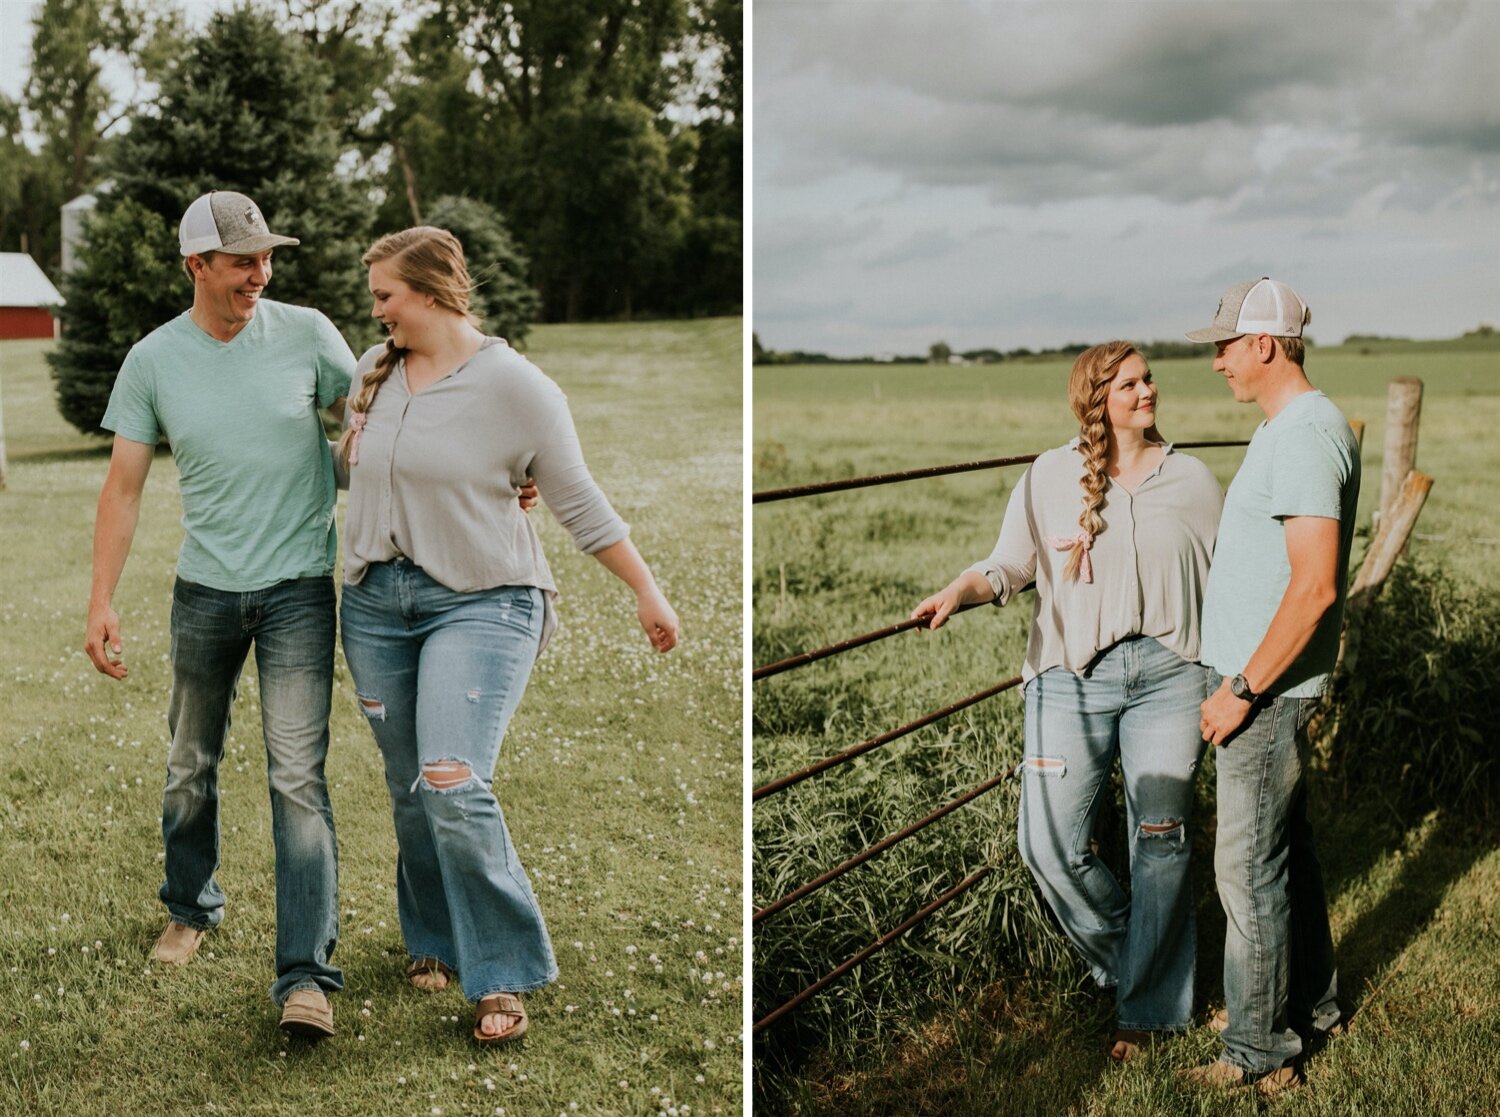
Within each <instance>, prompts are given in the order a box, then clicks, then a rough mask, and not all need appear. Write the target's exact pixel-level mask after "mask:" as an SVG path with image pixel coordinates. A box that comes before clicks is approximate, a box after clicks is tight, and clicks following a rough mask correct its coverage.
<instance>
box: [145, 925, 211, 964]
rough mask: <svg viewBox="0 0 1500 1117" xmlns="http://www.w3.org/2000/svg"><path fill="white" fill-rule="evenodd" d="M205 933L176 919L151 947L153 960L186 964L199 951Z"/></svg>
mask: <svg viewBox="0 0 1500 1117" xmlns="http://www.w3.org/2000/svg"><path fill="white" fill-rule="evenodd" d="M205 933H206V932H204V931H202V930H200V929H199V928H197V927H189V926H188V925H187V924H186V923H178V922H177V921H176V920H175V919H174V920H172V921H171V922H169V923H168V924H167V926H166V929H165V930H164V931H162V933H161V934H160V935H159V936H158V937H157V940H156V945H155V946H153V947H152V948H151V960H152V961H154V962H165V963H166V964H167V965H169V966H185V965H187V963H188V962H190V961H192V958H193V955H194V954H197V953H198V944H199V943H201V942H202V941H203V936H204V934H205Z"/></svg>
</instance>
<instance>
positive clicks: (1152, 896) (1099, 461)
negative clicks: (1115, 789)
mask: <svg viewBox="0 0 1500 1117" xmlns="http://www.w3.org/2000/svg"><path fill="white" fill-rule="evenodd" d="M1156 396H1157V390H1156V385H1155V384H1154V383H1153V382H1152V379H1151V371H1150V369H1149V368H1148V367H1147V365H1146V361H1145V358H1143V357H1142V356H1141V354H1140V353H1139V352H1137V351H1136V350H1135V348H1134V347H1133V346H1131V345H1130V344H1129V343H1128V342H1124V341H1111V342H1106V343H1105V344H1103V345H1096V346H1094V347H1093V348H1092V349H1089V350H1087V351H1085V352H1083V353H1081V354H1079V357H1078V359H1077V361H1076V362H1075V363H1074V365H1073V372H1072V376H1071V378H1070V379H1069V382H1068V397H1069V401H1070V402H1071V404H1072V407H1073V413H1074V414H1075V415H1076V416H1077V417H1078V422H1079V434H1078V437H1077V438H1076V439H1074V440H1073V441H1072V442H1070V443H1068V445H1066V446H1062V447H1058V448H1057V449H1054V450H1048V451H1047V452H1046V453H1044V454H1042V455H1040V456H1039V457H1038V458H1037V459H1036V461H1035V462H1034V463H1033V464H1032V466H1031V468H1030V469H1029V470H1027V471H1026V474H1025V475H1024V476H1023V477H1022V478H1021V481H1020V484H1019V485H1017V487H1016V489H1015V491H1014V492H1013V493H1012V494H1011V498H1010V503H1009V505H1008V506H1007V507H1006V510H1005V519H1004V521H1003V523H1002V525H1001V528H1000V539H999V542H998V543H997V544H996V545H995V549H994V552H993V553H992V554H991V555H990V557H989V558H987V559H985V560H984V561H983V562H979V563H975V564H974V565H973V566H971V567H969V568H968V569H967V570H965V571H964V572H963V573H962V574H960V575H959V576H958V577H957V578H955V579H954V580H953V581H952V582H951V583H950V584H949V585H948V586H947V587H946V588H945V589H943V590H942V591H941V592H940V593H936V594H933V595H932V596H931V597H929V598H927V599H926V600H925V601H923V602H922V603H921V604H920V605H918V606H917V607H916V609H915V610H914V611H913V612H912V616H913V617H914V618H917V617H926V618H931V623H930V625H929V627H931V628H938V627H940V626H941V625H942V624H943V622H944V621H946V620H947V619H948V617H949V615H950V614H952V612H953V610H954V609H956V608H958V607H959V606H960V605H965V604H970V603H977V602H985V601H994V602H995V603H996V604H999V605H1004V604H1005V603H1006V602H1007V601H1009V600H1010V599H1011V597H1012V596H1013V595H1014V594H1015V593H1016V592H1017V591H1018V590H1020V589H1021V588H1022V587H1024V586H1025V585H1026V584H1027V583H1028V582H1030V581H1031V580H1032V579H1033V578H1035V580H1036V591H1037V592H1036V605H1035V608H1034V609H1033V612H1032V623H1031V637H1030V640H1029V642H1028V644H1027V649H1026V661H1025V664H1024V666H1023V667H1022V676H1023V677H1024V678H1025V679H1026V689H1025V695H1026V719H1025V759H1024V761H1023V763H1022V766H1021V770H1022V772H1023V773H1024V778H1023V780H1022V784H1021V809H1020V823H1019V844H1020V849H1021V856H1022V858H1023V859H1024V860H1025V861H1026V864H1027V866H1028V867H1029V868H1030V869H1031V872H1032V874H1033V875H1034V876H1035V877H1036V880H1037V884H1038V885H1039V886H1040V887H1041V890H1042V894H1043V895H1044V896H1045V897H1046V898H1047V901H1048V902H1049V903H1050V904H1051V905H1052V910H1053V911H1054V912H1055V913H1056V915H1057V918H1058V920H1059V922H1060V923H1061V924H1062V927H1063V930H1064V931H1065V932H1066V933H1067V935H1068V937H1069V938H1070V939H1071V940H1072V941H1073V943H1074V944H1075V945H1076V946H1077V947H1078V949H1079V950H1080V951H1081V952H1082V954H1083V956H1084V957H1085V959H1087V961H1088V963H1089V966H1090V969H1091V970H1092V971H1093V975H1094V978H1095V980H1096V981H1097V982H1098V983H1099V984H1100V985H1101V986H1103V987H1105V988H1109V987H1114V988H1115V991H1116V1004H1117V1011H1118V1026H1117V1030H1116V1032H1115V1034H1114V1036H1113V1037H1112V1039H1111V1041H1110V1043H1109V1047H1108V1051H1109V1055H1110V1057H1111V1058H1114V1059H1118V1060H1125V1059H1128V1058H1130V1057H1132V1056H1133V1055H1134V1054H1135V1053H1136V1052H1137V1050H1138V1049H1139V1045H1140V1044H1142V1043H1144V1042H1146V1040H1147V1039H1148V1038H1149V1036H1150V1033H1153V1032H1170V1031H1179V1030H1181V1029H1184V1028H1187V1027H1188V1026H1189V1025H1190V1023H1191V1016H1192V997H1193V972H1194V961H1195V956H1196V946H1195V937H1194V929H1193V898H1192V894H1191V888H1190V884H1189V879H1188V852H1189V836H1188V816H1189V813H1190V811H1191V808H1192V802H1193V777H1194V774H1195V772H1196V769H1197V766H1198V761H1199V758H1200V756H1201V755H1202V751H1203V741H1202V739H1201V737H1200V736H1199V732H1198V719H1199V710H1198V707H1199V704H1200V703H1202V701H1203V700H1204V698H1205V697H1206V696H1207V695H1206V691H1207V673H1206V671H1205V669H1204V668H1202V667H1201V666H1199V665H1198V664H1197V663H1196V662H1195V661H1196V659H1197V657H1198V636H1199V629H1198V617H1199V607H1200V605H1201V603H1202V599H1203V588H1204V586H1205V584H1206V582H1207V578H1208V565H1209V558H1210V556H1211V555H1212V553H1213V547H1214V537H1215V534H1216V531H1217V528H1218V522H1219V511H1220V509H1221V507H1222V505H1223V500H1224V496H1223V492H1222V490H1221V489H1220V488H1219V484H1218V482H1217V481H1215V480H1214V478H1213V475H1212V474H1211V473H1209V471H1208V469H1207V468H1206V467H1205V466H1204V465H1203V463H1202V462H1200V461H1198V460H1197V459H1195V458H1191V457H1188V456H1186V455H1183V454H1177V453H1173V451H1172V447H1171V446H1170V445H1168V444H1166V443H1163V442H1162V441H1161V438H1160V436H1159V435H1158V434H1157V431H1156ZM1080 493H1081V503H1082V511H1081V512H1080V510H1079V505H1080ZM1116 755H1118V756H1119V758H1120V766H1121V769H1122V771H1123V774H1124V780H1125V805H1126V813H1127V823H1128V826H1129V828H1130V835H1131V841H1130V885H1131V890H1130V895H1129V897H1127V896H1126V895H1125V892H1124V891H1123V890H1122V889H1121V888H1120V886H1119V884H1118V883H1117V882H1116V881H1115V879H1114V877H1113V876H1112V875H1111V874H1110V872H1109V870H1108V869H1107V868H1106V867H1105V866H1104V864H1103V863H1102V862H1100V861H1099V859H1098V858H1097V857H1095V855H1094V854H1093V852H1092V851H1091V848H1090V838H1091V836H1092V833H1093V827H1094V820H1095V817H1096V815H1097V813H1098V808H1099V802H1100V799H1101V791H1102V790H1103V789H1104V787H1105V784H1106V781H1107V780H1108V778H1109V774H1110V771H1111V769H1112V768H1113V766H1114V761H1115V757H1116Z"/></svg>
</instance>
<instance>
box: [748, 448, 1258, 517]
mask: <svg viewBox="0 0 1500 1117" xmlns="http://www.w3.org/2000/svg"><path fill="white" fill-rule="evenodd" d="M1248 445H1250V443H1249V442H1174V443H1172V448H1173V449H1175V450H1210V449H1214V448H1215V447H1220V446H1248ZM1039 456H1040V455H1038V454H1021V455H1019V456H1017V457H1013V458H988V459H986V460H984V461H977V462H958V463H956V464H954V465H933V466H928V467H927V468H925V469H907V470H903V471H901V472H899V473H874V474H870V475H869V476H866V477H849V478H846V479H844V480H842V481H822V482H820V483H818V484H814V485H794V486H792V487H791V488H788V489H762V490H761V491H760V492H758V493H753V494H752V495H751V497H750V501H751V503H752V504H767V503H769V502H771V501H773V500H791V499H793V498H794V497H802V496H818V495H820V494H822V493H837V492H842V491H844V490H845V489H863V488H866V487H868V486H870V485H891V484H895V483H896V482H897V481H915V480H917V479H918V478H922V477H941V476H944V475H945V474H949V473H972V472H975V471H976V470H980V469H999V468H1001V467H1002V466H1007V465H1026V464H1028V463H1030V462H1034V461H1036V459H1037V458H1038V457H1039Z"/></svg>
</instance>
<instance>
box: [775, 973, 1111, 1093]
mask: <svg viewBox="0 0 1500 1117" xmlns="http://www.w3.org/2000/svg"><path fill="white" fill-rule="evenodd" d="M1112 1015H1113V1006H1112V1005H1111V1004H1107V1003H1105V1001H1103V1000H1101V999H1098V998H1094V997H1092V996H1090V995H1088V994H1066V995H1059V994H1058V993H1057V992H1056V991H1055V990H1052V989H1048V988H1042V987H1038V986H1036V985H1034V984H1032V983H1029V982H1026V981H1024V980H1007V981H1002V982H996V983H994V984H991V985H989V986H987V987H986V988H985V989H984V990H983V991H981V992H980V993H979V994H978V996H977V997H972V996H971V995H969V994H967V993H964V992H963V991H962V990H960V991H957V992H956V993H955V999H954V1000H953V1001H951V1002H950V1003H948V1004H947V1005H939V1006H937V1007H936V1011H935V1012H934V1014H933V1016H932V1017H931V1018H930V1019H929V1020H928V1022H927V1023H925V1024H923V1025H921V1026H919V1027H918V1029H917V1030H916V1031H914V1032H913V1033H912V1034H911V1035H910V1036H909V1037H908V1038H907V1039H906V1040H905V1041H904V1042H899V1043H891V1044H889V1045H888V1047H887V1050H888V1057H887V1058H886V1060H885V1061H884V1062H883V1063H881V1064H880V1065H878V1066H875V1067H872V1068H869V1069H861V1070H850V1069H849V1068H848V1067H847V1065H844V1064H840V1063H837V1062H836V1061H835V1060H834V1058H833V1057H832V1056H829V1055H827V1054H826V1053H825V1054H823V1055H820V1056H816V1057H814V1059H813V1060H812V1061H811V1063H810V1064H809V1065H807V1066H805V1067H803V1068H802V1069H801V1071H800V1073H799V1074H798V1075H797V1077H796V1078H794V1079H787V1078H779V1077H778V1076H777V1075H775V1073H774V1072H772V1073H770V1074H769V1075H768V1076H767V1077H766V1079H764V1080H758V1081H757V1083H756V1097H755V1111H756V1112H757V1113H768V1114H770V1113H798V1114H807V1115H812V1114H840V1115H859V1114H871V1115H874V1114H902V1115H903V1117H905V1115H911V1117H926V1115H936V1114H958V1113H1003V1114H1005V1115H1006V1117H1045V1115H1051V1114H1056V1113H1064V1112H1067V1111H1068V1110H1069V1109H1070V1108H1071V1107H1072V1106H1073V1105H1074V1104H1075V1103H1076V1102H1078V1101H1079V1099H1081V1098H1082V1097H1083V1096H1084V1095H1085V1094H1086V1093H1087V1092H1088V1091H1089V1090H1090V1089H1092V1088H1093V1087H1094V1086H1096V1085H1097V1083H1098V1081H1099V1079H1100V1078H1101V1076H1102V1075H1104V1074H1105V1073H1106V1072H1107V1071H1108V1070H1110V1069H1111V1068H1113V1067H1114V1065H1115V1064H1112V1063H1110V1062H1109V1061H1108V1059H1107V1058H1106V1057H1105V1054H1104V1041H1105V1037H1106V1036H1107V1034H1108V1031H1109V1027H1110V1020H1111V1019H1112Z"/></svg>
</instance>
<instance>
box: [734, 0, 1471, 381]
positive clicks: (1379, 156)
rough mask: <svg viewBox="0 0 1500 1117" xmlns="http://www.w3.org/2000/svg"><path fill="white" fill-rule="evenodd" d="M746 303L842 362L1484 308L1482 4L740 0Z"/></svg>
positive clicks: (1416, 329) (1422, 332) (1342, 328)
mask: <svg viewBox="0 0 1500 1117" xmlns="http://www.w3.org/2000/svg"><path fill="white" fill-rule="evenodd" d="M753 10H754V16H753V21H754V22H753V27H754V31H753V34H754V39H753V43H754V53H753V56H752V57H753V60H754V72H753V79H754V85H753V98H754V99H753V110H754V116H753V119H752V127H753V136H754V154H753V162H754V183H753V188H754V222H755V223H754V239H753V245H754V257H753V261H754V322H755V328H756V330H757V332H758V334H759V336H760V339H761V341H762V343H763V344H765V345H766V346H768V347H769V348H772V349H807V350H814V351H822V352H828V353H833V354H840V355H857V354H865V353H877V352H898V353H912V352H922V353H925V352H926V350H927V347H928V346H929V345H930V344H932V343H933V342H935V341H939V340H942V341H946V342H948V343H949V344H951V345H952V346H953V347H954V349H956V350H961V349H966V348H977V347H981V346H994V347H997V348H1001V349H1011V348H1015V347H1017V346H1023V345H1024V346H1030V347H1033V348H1035V347H1041V346H1046V345H1055V344H1060V343H1063V342H1067V341H1089V342H1093V341H1101V340H1104V339H1106V338H1108V337H1114V336H1124V337H1130V338H1135V339H1138V340H1145V339H1151V338H1168V337H1179V336H1180V335H1181V333H1182V332H1183V331H1185V330H1187V329H1191V328H1195V327H1198V326H1203V325H1207V323H1208V321H1209V320H1210V319H1211V318H1212V316H1213V312H1214V308H1215V306H1216V304H1217V302H1218V299H1219V295H1220V294H1221V293H1222V291H1223V289H1224V288H1225V287H1227V286H1229V285H1230V284H1232V283H1235V282H1238V281H1239V280H1241V279H1250V278H1255V277H1257V276H1261V275H1270V276H1272V277H1274V278H1278V279H1283V280H1286V281H1287V282H1289V283H1291V284H1292V285H1293V286H1294V287H1296V288H1297V289H1298V290H1299V291H1300V292H1301V293H1302V295H1303V296H1304V298H1305V299H1306V300H1307V301H1308V303H1309V305H1310V306H1311V308H1312V313H1313V319H1312V325H1311V326H1310V327H1309V329H1308V332H1309V334H1310V335H1311V336H1312V337H1313V338H1314V339H1317V340H1320V341H1324V342H1325V343H1328V344H1333V343H1336V342H1338V341H1340V340H1342V339H1343V337H1345V336H1346V335H1347V334H1350V333H1380V334H1396V335H1402V336H1410V337H1452V336H1455V335H1457V334H1460V333H1462V332H1463V331H1465V330H1469V329H1473V328H1474V327H1475V326H1476V325H1478V324H1479V323H1481V322H1489V323H1492V324H1495V325H1500V65H1497V63H1496V59H1497V57H1500V2H1495V0H1471V2H1461V0H1402V2H1398V3H1386V2H1381V0H1351V2H1331V0H1260V2H1257V3H1221V2H1217V0H1174V2H1145V0H1111V2H1076V0H1036V2H1020V0H999V2H992V3H980V2H977V0H976V2H941V0H928V2H921V0H844V2H830V0H754V3H753Z"/></svg>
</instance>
